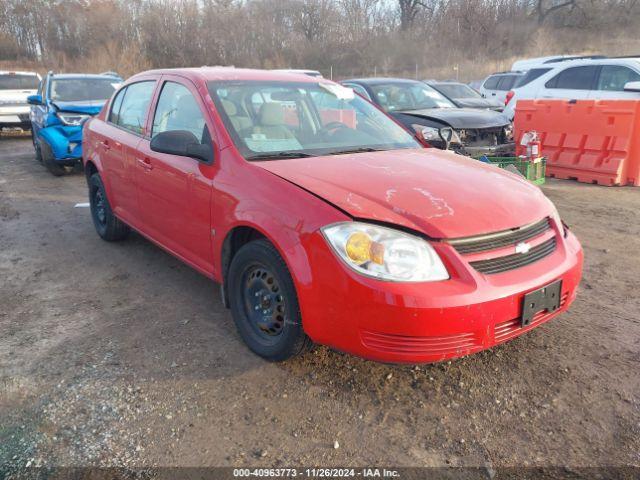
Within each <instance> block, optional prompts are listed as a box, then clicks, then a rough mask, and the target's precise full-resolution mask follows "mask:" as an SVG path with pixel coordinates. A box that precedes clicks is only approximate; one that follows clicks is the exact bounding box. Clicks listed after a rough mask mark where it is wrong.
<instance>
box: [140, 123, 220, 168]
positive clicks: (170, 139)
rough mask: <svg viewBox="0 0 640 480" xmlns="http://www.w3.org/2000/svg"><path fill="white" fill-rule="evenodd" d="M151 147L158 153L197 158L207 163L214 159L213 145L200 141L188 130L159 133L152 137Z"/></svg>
mask: <svg viewBox="0 0 640 480" xmlns="http://www.w3.org/2000/svg"><path fill="white" fill-rule="evenodd" d="M150 147H151V150H153V151H154V152H158V153H168V154H169V155H179V156H182V157H191V158H196V159H198V160H202V161H203V162H207V163H211V161H212V160H213V148H212V146H211V145H210V144H209V145H207V144H202V143H200V142H199V141H198V139H197V138H196V136H195V135H194V134H193V133H192V132H189V131H187V130H173V131H168V132H162V133H159V134H157V135H156V136H155V137H153V138H152V139H151V145H150Z"/></svg>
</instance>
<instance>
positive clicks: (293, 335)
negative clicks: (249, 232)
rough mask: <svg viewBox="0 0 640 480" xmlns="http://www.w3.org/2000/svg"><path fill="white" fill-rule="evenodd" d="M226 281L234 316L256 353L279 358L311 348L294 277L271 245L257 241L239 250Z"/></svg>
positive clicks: (239, 329)
mask: <svg viewBox="0 0 640 480" xmlns="http://www.w3.org/2000/svg"><path fill="white" fill-rule="evenodd" d="M227 282H228V292H229V303H230V305H231V313H232V315H233V320H234V322H235V324H236V327H237V328H238V332H239V334H240V336H241V337H242V339H243V340H244V342H245V343H246V344H247V346H248V347H249V348H250V349H251V350H252V351H253V352H254V353H256V354H257V355H260V356H261V357H263V358H265V359H267V360H270V361H282V360H287V359H288V358H291V357H294V356H296V355H300V354H301V353H303V352H305V351H306V350H308V349H309V348H310V346H311V339H309V337H308V336H307V335H306V334H305V333H304V330H303V328H302V316H301V314H300V307H299V305H298V296H297V295H296V290H295V286H294V283H293V279H292V278H291V274H290V273H289V269H288V268H287V265H286V264H285V262H284V260H283V259H282V257H281V256H280V254H279V253H278V251H277V250H276V248H275V247H274V246H273V245H272V244H271V243H269V242H268V241H267V240H262V239H261V240H255V241H253V242H250V243H248V244H246V245H244V246H243V247H242V248H240V250H239V251H238V253H237V254H236V255H235V256H234V257H233V260H232V261H231V266H230V267H229V274H228V276H227Z"/></svg>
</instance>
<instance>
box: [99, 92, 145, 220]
mask: <svg viewBox="0 0 640 480" xmlns="http://www.w3.org/2000/svg"><path fill="white" fill-rule="evenodd" d="M155 86H156V80H155V79H149V80H141V81H139V82H135V83H131V84H129V85H127V86H126V87H124V88H123V89H122V90H120V91H119V92H118V93H117V94H116V96H115V97H114V98H113V101H112V102H111V104H110V109H109V112H108V114H107V121H106V122H101V124H100V125H99V126H98V127H96V129H95V131H96V134H97V136H98V142H99V144H98V145H96V148H97V149H98V150H99V151H100V156H101V158H102V167H103V170H104V181H105V183H106V184H107V188H108V192H109V202H110V203H111V207H112V208H113V211H114V213H115V214H116V215H117V216H118V217H119V218H121V219H122V220H123V221H124V222H125V223H127V224H129V225H131V226H133V227H135V228H140V227H141V226H142V224H143V221H144V219H143V218H142V217H141V216H140V212H139V208H138V193H137V190H136V185H135V181H136V178H135V168H136V149H137V147H138V144H139V143H140V141H141V140H142V139H143V138H144V136H145V134H146V132H145V127H144V125H145V122H146V118H147V115H148V111H149V105H150V104H151V99H152V97H153V92H154V89H155Z"/></svg>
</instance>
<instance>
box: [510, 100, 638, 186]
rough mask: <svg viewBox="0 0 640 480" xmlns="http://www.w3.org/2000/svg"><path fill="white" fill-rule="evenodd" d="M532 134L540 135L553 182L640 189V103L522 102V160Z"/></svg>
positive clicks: (518, 131)
mask: <svg viewBox="0 0 640 480" xmlns="http://www.w3.org/2000/svg"><path fill="white" fill-rule="evenodd" d="M528 131H536V132H538V135H539V138H540V143H541V154H542V155H543V156H545V157H547V176H549V177H557V178H568V179H574V180H578V181H579V182H586V183H597V184H599V185H635V186H640V100H519V101H518V104H517V107H516V114H515V119H514V132H515V133H514V136H515V139H516V145H517V146H518V147H517V152H516V153H517V154H518V155H522V154H524V153H525V148H526V147H523V146H521V145H520V140H521V138H522V135H523V134H524V133H525V132H528Z"/></svg>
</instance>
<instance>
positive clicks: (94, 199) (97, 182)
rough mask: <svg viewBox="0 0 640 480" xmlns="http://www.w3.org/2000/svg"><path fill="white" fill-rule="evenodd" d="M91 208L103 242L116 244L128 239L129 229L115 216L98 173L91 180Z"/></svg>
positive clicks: (92, 216) (97, 230) (94, 222)
mask: <svg viewBox="0 0 640 480" xmlns="http://www.w3.org/2000/svg"><path fill="white" fill-rule="evenodd" d="M89 206H90V207H91V218H92V220H93V225H94V226H95V228H96V232H98V235H100V237H101V238H102V239H103V240H106V241H108V242H115V241H118V240H123V239H124V238H126V237H127V235H128V234H129V227H128V226H127V225H126V224H125V223H123V222H122V221H121V220H120V219H118V218H117V217H116V216H115V215H114V214H113V211H112V210H111V205H109V200H108V199H107V194H106V192H105V189H104V185H103V184H102V179H101V178H100V175H99V174H98V173H94V174H93V175H91V178H90V179H89Z"/></svg>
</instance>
